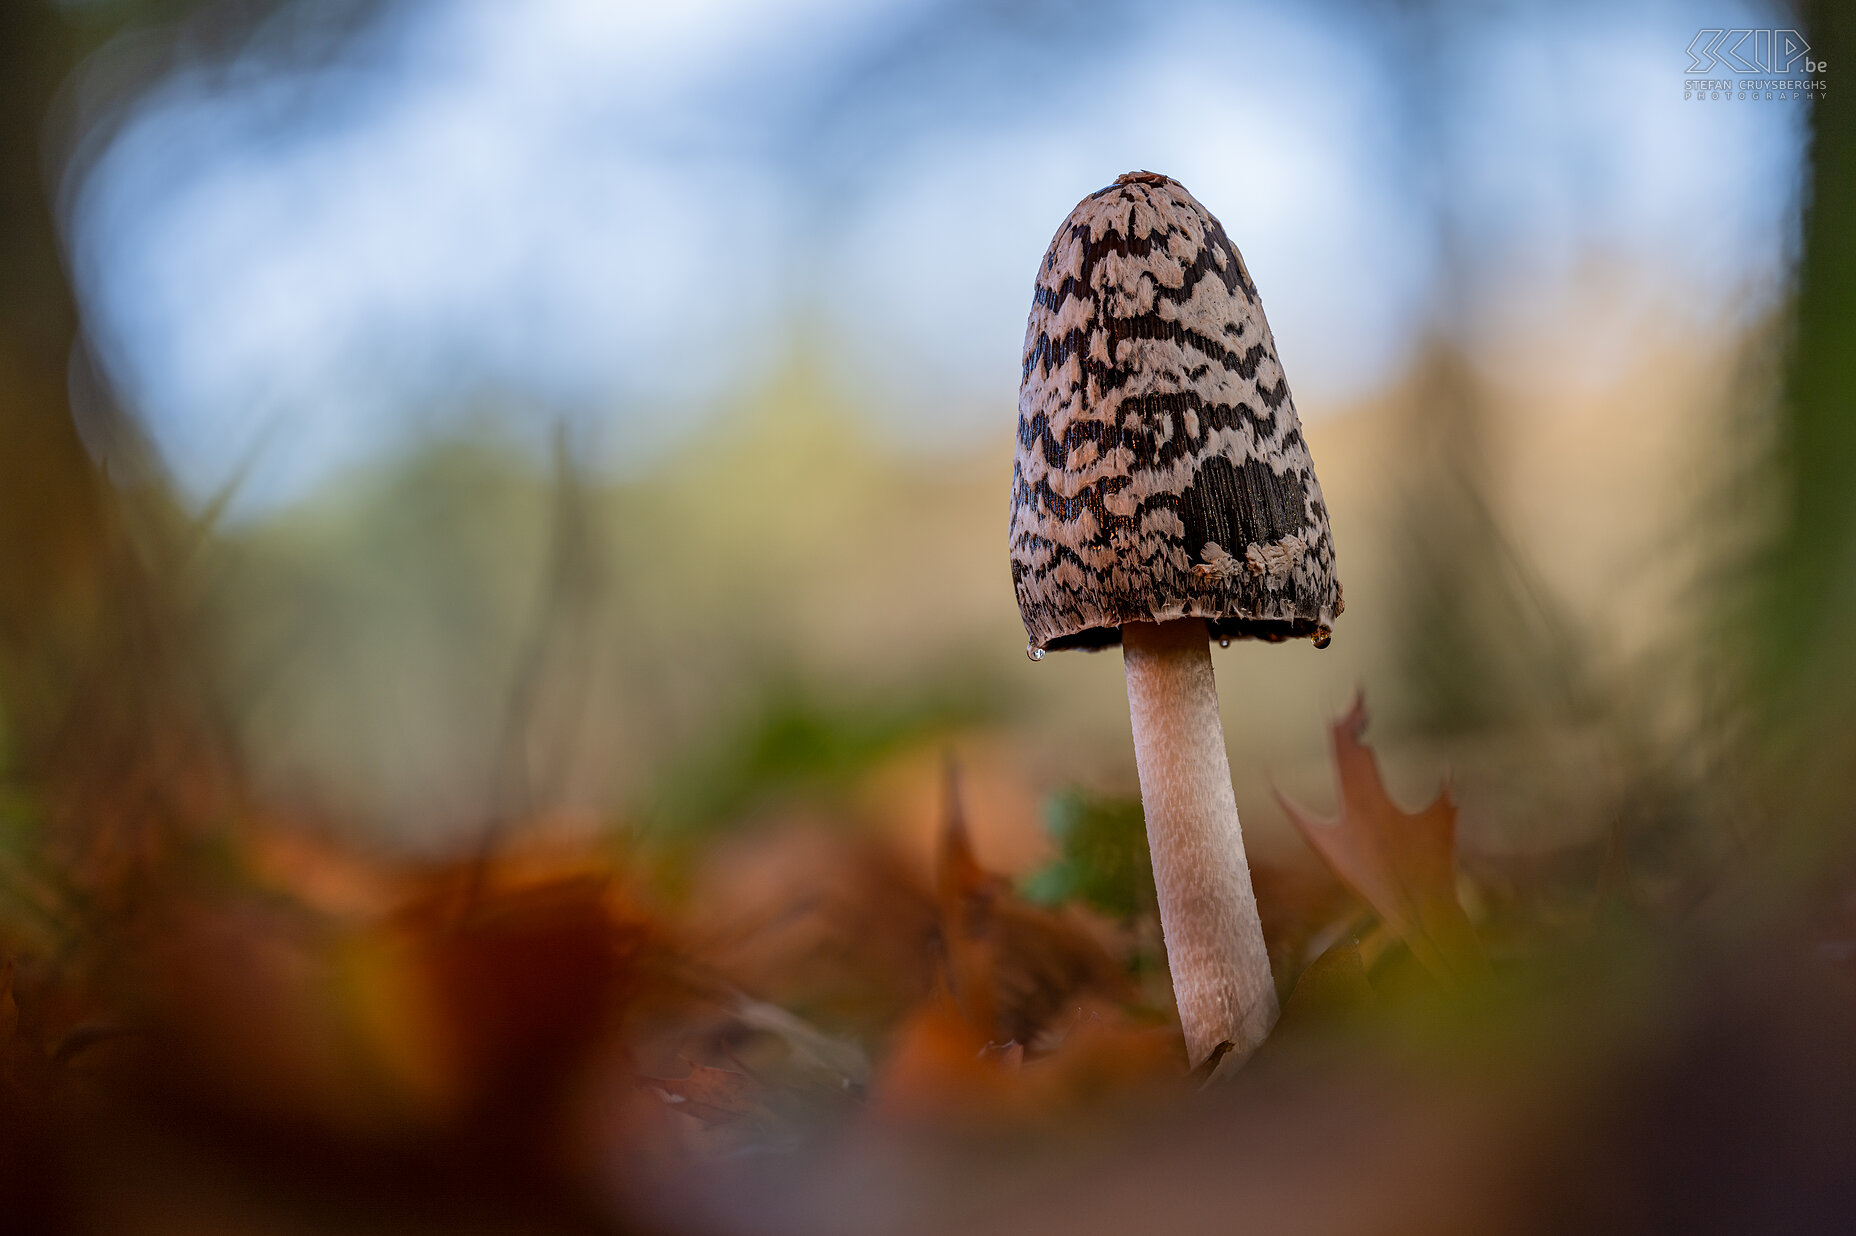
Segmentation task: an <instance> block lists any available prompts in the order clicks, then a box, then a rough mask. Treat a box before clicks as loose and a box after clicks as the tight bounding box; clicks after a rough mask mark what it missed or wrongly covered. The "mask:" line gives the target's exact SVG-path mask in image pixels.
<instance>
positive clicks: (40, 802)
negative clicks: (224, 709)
mask: <svg viewBox="0 0 1856 1236" xmlns="http://www.w3.org/2000/svg"><path fill="white" fill-rule="evenodd" d="M86 12H87V11H86V10H84V9H82V8H71V7H66V8H60V7H59V6H57V5H54V4H52V3H49V2H46V0H37V2H32V0H9V3H7V4H5V5H0V133H3V134H4V138H3V144H0V160H3V161H4V162H3V163H0V270H4V271H5V272H6V277H5V279H4V280H0V775H4V776H5V778H6V780H7V781H8V782H10V783H12V785H13V787H14V788H15V789H17V790H21V791H23V792H24V794H25V796H26V800H27V802H28V803H29V804H30V805H31V807H32V809H33V813H34V815H35V817H36V818H37V819H38V820H39V821H40V823H41V825H42V826H43V827H44V828H45V829H46V835H45V836H44V837H43V838H42V840H43V841H44V842H45V843H46V845H47V847H48V850H49V857H52V858H53V859H54V861H56V862H58V864H59V866H60V868H61V869H62V870H63V871H64V873H65V874H66V875H68V876H69V877H70V878H71V880H72V882H73V883H74V884H75V885H76V886H77V887H80V888H86V889H88V890H89V891H91V892H103V891H105V890H107V889H120V888H121V887H122V885H123V881H124V880H125V879H128V878H130V877H132V876H133V874H134V873H135V872H137V871H139V870H141V869H143V868H145V867H146V865H147V863H148V862H149V861H151V860H152V859H153V858H154V857H155V856H156V855H157V854H158V853H159V852H160V851H161V850H162V848H163V847H164V845H165V844H166V842H167V841H168V840H170V839H171V838H173V837H174V836H176V835H178V832H179V831H180V829H181V828H182V827H184V826H185V825H186V824H188V823H191V822H197V821H202V820H207V819H213V818H222V817H223V814H224V808H225V807H226V805H227V797H228V792H229V786H230V784H231V782H230V779H229V777H228V775H227V769H228V765H227V763H226V761H225V760H224V759H223V758H222V756H221V754H220V752H221V751H222V747H221V746H220V744H218V743H216V742H215V741H213V739H212V737H211V735H212V727H211V726H209V725H208V724H206V721H205V718H206V716H207V714H208V710H207V709H205V708H204V707H203V697H202V696H201V694H200V693H199V690H198V687H197V684H195V683H194V682H193V681H192V680H191V679H190V676H189V675H188V674H187V672H186V663H187V658H186V657H185V655H184V641H183V639H182V630H183V623H182V622H181V621H180V613H179V608H180V607H179V606H178V605H177V603H176V602H177V598H176V596H175V594H174V593H173V591H172V589H173V587H174V581H175V573H174V570H173V568H174V566H175V565H176V556H175V554H174V553H173V552H172V551H173V549H174V547H175V546H176V545H178V544H179V538H177V537H176V536H174V533H175V532H177V531H179V530H181V525H180V523H179V521H178V520H177V519H176V518H175V515H176V512H175V510H174V508H172V507H171V506H169V505H168V504H167V503H166V501H165V495H164V494H163V493H162V491H161V487H160V486H159V484H158V483H146V482H147V477H149V476H153V475H154V474H153V473H152V472H149V473H148V474H147V475H146V476H145V477H144V478H143V480H144V483H143V484H141V485H140V486H139V487H138V491H137V492H135V493H134V494H133V495H129V494H125V492H124V491H122V490H121V489H119V488H118V487H117V486H114V485H112V484H111V483H110V481H109V479H108V478H106V477H105V476H104V475H103V473H102V471H101V469H100V468H99V467H98V465H97V464H96V462H95V461H94V460H93V459H92V458H91V456H90V453H89V452H88V451H87V450H86V448H85V445H84V442H83V440H82V438H81V436H80V433H79V429H78V422H77V421H76V420H75V419H74V417H73V411H72V399H71V390H72V386H73V381H72V375H73V374H81V375H82V376H83V377H84V378H85V380H86V381H90V380H91V379H92V375H94V373H95V366H94V365H92V363H91V360H90V357H89V354H88V350H87V348H86V345H85V343H84V340H83V335H82V330H81V325H80V321H79V315H78V311H77V306H76V304H75V300H74V297H73V294H72V290H71V285H70V281H69V279H68V278H67V274H66V269H65V262H64V254H63V250H62V246H61V244H60V240H59V233H58V227H57V222H56V219H55V216H54V205H53V204H54V202H55V201H56V200H57V190H58V185H57V183H56V178H57V176H58V175H59V172H60V170H61V169H59V168H58V167H56V166H54V163H53V159H52V157H51V154H50V152H49V151H48V149H47V143H46V124H47V117H48V114H49V113H50V112H51V109H52V105H53V103H54V101H55V100H56V98H57V96H58V91H59V89H60V87H61V85H62V84H63V83H64V82H65V81H66V80H67V79H68V78H69V76H70V75H71V73H72V72H73V71H74V70H75V69H76V67H77V65H78V63H79V61H80V59H81V57H82V55H83V54H84V52H85V51H86V50H87V47H88V45H91V44H94V43H95V42H96V41H98V40H97V35H99V34H100V33H102V32H103V27H102V26H100V25H99V24H98V22H99V21H100V19H99V18H97V17H96V16H95V15H94V14H92V15H91V16H88V17H85V16H83V14H85V13H86ZM112 12H115V13H116V15H117V17H118V19H120V11H119V10H112ZM80 22H84V23H86V24H80ZM93 389H94V390H95V391H96V392H98V393H99V398H98V400H97V401H96V402H97V403H98V404H99V406H97V407H95V408H92V407H89V406H88V405H89V402H90V401H89V400H87V406H86V415H87V416H88V417H89V418H90V420H91V421H93V422H97V423H96V424H93V425H92V426H91V429H92V432H93V434H95V433H108V434H110V436H111V438H112V440H114V439H117V438H120V439H121V441H122V442H123V443H126V444H128V446H129V451H130V454H128V455H125V459H128V458H132V457H133V444H134V443H135V441H136V438H137V435H136V434H135V433H134V432H133V430H132V429H130V428H129V426H128V422H127V421H126V420H123V418H121V417H120V416H119V415H118V414H117V413H116V412H115V411H114V409H113V408H112V407H111V406H110V405H109V402H108V400H107V396H106V393H104V392H103V387H102V383H101V381H100V380H97V381H95V382H94V384H93ZM111 418H115V419H116V420H117V421H118V422H119V427H117V428H112V426H111V425H110V424H109V421H110V419H111Z"/></svg>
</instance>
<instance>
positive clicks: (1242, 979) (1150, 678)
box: [1121, 618, 1277, 1065]
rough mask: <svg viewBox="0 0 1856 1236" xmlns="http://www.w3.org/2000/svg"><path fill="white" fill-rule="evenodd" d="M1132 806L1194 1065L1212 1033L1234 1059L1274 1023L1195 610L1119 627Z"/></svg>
mask: <svg viewBox="0 0 1856 1236" xmlns="http://www.w3.org/2000/svg"><path fill="white" fill-rule="evenodd" d="M1121 644H1122V653H1123V658H1124V664H1125V668H1126V670H1127V677H1128V713H1129V715H1130V718H1131V719H1132V721H1133V723H1134V759H1135V763H1136V765H1137V766H1138V767H1139V769H1140V774H1141V807H1142V809H1143V811H1144V812H1145V813H1146V816H1147V845H1148V848H1149V849H1150V850H1151V851H1152V853H1153V862H1154V885H1155V887H1156V889H1157V890H1158V892H1159V894H1160V927H1161V930H1162V931H1163V932H1164V933H1165V936H1166V958H1167V968H1168V969H1169V971H1171V973H1172V976H1173V992H1174V995H1175V996H1176V998H1177V999H1178V1001H1179V1020H1180V1025H1181V1026H1182V1027H1184V1029H1185V1032H1186V1052H1187V1054H1188V1056H1190V1057H1191V1061H1192V1063H1193V1064H1194V1065H1197V1064H1199V1063H1201V1062H1202V1061H1204V1060H1205V1059H1206V1057H1208V1056H1210V1055H1211V1054H1212V1052H1213V1051H1214V1050H1216V1048H1217V1047H1218V1045H1219V1044H1220V1043H1223V1042H1227V1041H1228V1042H1229V1043H1230V1044H1231V1050H1230V1055H1231V1056H1232V1057H1234V1058H1235V1059H1234V1060H1233V1063H1236V1062H1241V1061H1242V1060H1243V1059H1244V1057H1246V1056H1248V1055H1249V1054H1250V1053H1251V1052H1253V1051H1255V1050H1256V1049H1257V1047H1258V1046H1259V1045H1261V1044H1262V1042H1263V1040H1264V1038H1265V1037H1266V1036H1267V1035H1268V1034H1269V1032H1270V1027H1271V1026H1273V1025H1274V1024H1275V1023H1276V1011H1277V1010H1276V984H1275V982H1274V980H1273V979H1272V978H1271V977H1270V958H1269V954H1268V952H1266V951H1265V949H1264V947H1263V924H1262V923H1261V921H1259V920H1258V918H1257V897H1256V893H1255V892H1253V891H1252V890H1251V887H1250V863H1249V861H1248V860H1246V859H1245V857H1244V836H1243V833H1242V832H1240V831H1239V829H1238V823H1237V798H1236V796H1235V795H1234V794H1233V793H1232V791H1231V765H1230V762H1229V761H1228V760H1227V759H1226V757H1225V750H1224V726H1223V724H1222V723H1221V722H1220V721H1219V719H1218V688H1217V685H1216V683H1215V682H1214V681H1213V679H1212V654H1211V641H1210V639H1209V637H1208V635H1207V632H1206V627H1205V622H1204V620H1203V619H1200V618H1181V619H1178V620H1176V621H1173V622H1162V623H1152V622H1130V623H1128V624H1127V625H1125V626H1123V627H1122V629H1121Z"/></svg>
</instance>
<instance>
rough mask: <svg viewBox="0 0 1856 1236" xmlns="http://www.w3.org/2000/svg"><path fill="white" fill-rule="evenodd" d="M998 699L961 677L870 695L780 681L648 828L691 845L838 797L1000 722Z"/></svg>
mask: <svg viewBox="0 0 1856 1236" xmlns="http://www.w3.org/2000/svg"><path fill="white" fill-rule="evenodd" d="M931 681H935V680H933V679H932V678H931ZM997 697H998V690H997V688H996V687H995V686H994V685H993V684H992V683H991V681H990V680H986V679H980V678H973V679H967V678H963V677H961V676H959V675H948V676H943V677H941V678H940V679H939V680H938V681H936V685H934V686H932V687H928V688H923V689H919V690H916V691H913V692H896V691H885V692H881V693H877V694H871V695H827V694H826V693H824V692H821V691H820V690H818V689H816V688H814V687H811V686H808V685H806V684H805V683H803V682H802V681H800V680H799V679H797V678H776V679H774V680H772V681H771V682H770V683H769V684H768V685H767V686H766V687H765V688H763V690H762V691H761V693H760V695H759V698H758V700H757V701H756V702H755V703H754V704H753V705H751V706H750V707H749V708H748V709H746V710H745V712H744V713H743V715H742V717H741V719H740V720H739V721H738V722H737V723H736V724H735V725H734V726H733V727H731V729H730V730H729V731H728V732H726V733H724V734H723V735H721V736H720V737H718V738H717V739H716V740H715V741H714V742H713V743H711V744H708V745H706V746H705V747H703V748H702V749H701V750H700V751H699V752H697V753H696V754H694V755H692V756H690V757H688V758H686V759H684V760H681V761H678V762H676V763H674V764H673V766H672V767H671V768H670V769H669V770H668V771H667V772H666V773H665V774H664V776H663V777H662V779H661V780H660V782H659V784H658V787H657V793H656V794H655V795H654V801H653V809H652V812H651V818H650V821H649V823H650V824H653V825H655V826H656V829H657V830H658V832H659V835H660V838H667V839H678V840H693V839H695V838H697V837H700V836H703V835H705V834H707V833H708V831H709V830H711V829H713V828H717V827H721V826H724V825H728V824H731V823H735V822H739V821H741V820H743V819H746V818H751V817H752V816H753V815H754V814H756V813H757V812H759V811H765V810H767V809H769V808H770V807H774V806H777V805H778V804H779V803H781V802H783V801H786V800H789V799H791V798H793V797H795V796H803V795H807V794H819V793H827V794H828V793H831V792H833V791H835V790H839V789H842V788H843V787H844V786H846V785H847V784H848V783H849V782H851V781H852V780H853V779H854V778H855V777H857V776H858V775H859V774H862V773H865V772H868V771H869V770H870V769H871V768H873V767H874V766H875V765H877V764H878V763H879V762H881V761H882V760H883V759H885V758H887V757H889V756H891V755H893V754H895V753H896V752H898V751H901V750H903V749H904V748H906V747H909V746H912V745H915V744H918V743H920V742H922V741H924V740H927V739H930V738H932V737H933V736H934V735H936V734H938V733H942V732H946V731H951V730H953V729H955V728H958V727H960V726H963V725H971V724H974V723H976V722H981V721H985V720H989V719H991V718H993V717H995V716H997V715H998V713H999V709H1000V703H999V700H998V698H997Z"/></svg>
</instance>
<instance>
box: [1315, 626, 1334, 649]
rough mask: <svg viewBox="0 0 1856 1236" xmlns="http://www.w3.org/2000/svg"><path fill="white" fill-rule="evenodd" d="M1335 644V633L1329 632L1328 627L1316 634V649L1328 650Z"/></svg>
mask: <svg viewBox="0 0 1856 1236" xmlns="http://www.w3.org/2000/svg"><path fill="white" fill-rule="evenodd" d="M1333 642H1334V632H1332V631H1330V630H1328V629H1327V628H1326V627H1322V628H1321V629H1320V630H1319V631H1316V632H1315V647H1317V648H1326V647H1327V646H1328V645H1329V644H1331V643H1333Z"/></svg>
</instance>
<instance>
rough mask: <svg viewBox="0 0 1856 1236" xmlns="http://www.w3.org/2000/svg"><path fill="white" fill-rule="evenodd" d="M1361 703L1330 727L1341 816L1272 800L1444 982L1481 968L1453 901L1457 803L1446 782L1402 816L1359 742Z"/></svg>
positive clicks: (1360, 699)
mask: <svg viewBox="0 0 1856 1236" xmlns="http://www.w3.org/2000/svg"><path fill="white" fill-rule="evenodd" d="M1366 720H1367V717H1366V697H1365V695H1364V694H1361V695H1358V696H1356V697H1355V698H1354V702H1353V707H1352V708H1351V709H1349V710H1348V711H1347V713H1346V715H1344V716H1342V717H1341V718H1340V719H1339V720H1337V721H1335V722H1334V724H1333V726H1332V727H1331V734H1332V738H1333V743H1334V768H1335V774H1336V779H1337V780H1338V782H1339V785H1340V802H1341V812H1340V818H1339V819H1336V820H1319V819H1316V818H1315V817H1314V816H1312V815H1310V814H1309V813H1308V812H1306V811H1304V810H1302V809H1301V808H1300V807H1298V806H1296V805H1295V804H1294V803H1293V802H1291V801H1289V798H1288V797H1287V796H1286V795H1285V794H1283V792H1282V791H1281V790H1278V791H1276V800H1277V801H1278V802H1280V803H1281V804H1282V809H1283V810H1284V811H1285V812H1287V813H1288V815H1289V818H1290V820H1292V821H1293V822H1294V823H1295V826H1296V828H1297V829H1299V830H1300V831H1301V834H1302V836H1303V838H1304V839H1305V840H1306V841H1307V842H1308V844H1309V845H1310V846H1311V847H1313V849H1314V851H1315V852H1316V853H1317V854H1319V855H1320V856H1321V857H1322V859H1323V860H1324V861H1325V862H1326V863H1327V865H1328V866H1329V867H1330V868H1331V869H1332V870H1333V872H1334V874H1335V875H1337V876H1339V877H1340V879H1341V881H1342V882H1343V883H1345V884H1346V885H1347V886H1348V887H1349V888H1351V889H1352V890H1353V891H1354V892H1356V893H1358V894H1359V895H1360V896H1361V897H1362V898H1363V899H1365V901H1366V903H1367V904H1368V905H1370V906H1372V907H1373V909H1374V910H1375V911H1377V912H1378V914H1379V916H1380V917H1381V918H1383V919H1384V920H1385V922H1386V923H1387V925H1389V926H1390V927H1391V928H1392V929H1393V930H1394V931H1396V932H1397V933H1398V934H1399V936H1400V937H1401V938H1403V939H1404V941H1405V943H1406V945H1407V946H1408V947H1409V948H1410V949H1411V952H1412V955H1413V956H1414V957H1416V958H1417V959H1418V960H1419V961H1420V962H1422V963H1423V964H1424V966H1425V967H1426V968H1427V969H1429V970H1430V971H1431V972H1432V973H1434V974H1436V975H1437V976H1439V977H1440V978H1444V979H1447V980H1462V979H1466V978H1470V977H1473V976H1474V975H1476V974H1478V973H1480V972H1481V971H1482V970H1484V969H1485V968H1486V967H1487V961H1486V959H1485V958H1484V957H1483V953H1482V946H1481V944H1480V943H1479V942H1478V941H1477V939H1476V933H1475V929H1474V928H1472V927H1471V926H1470V923H1469V916H1468V915H1466V914H1464V913H1463V906H1462V904H1461V903H1460V902H1459V901H1458V900H1457V896H1456V804H1455V803H1453V802H1452V801H1450V787H1449V785H1448V783H1446V784H1445V786H1444V788H1443V789H1442V790H1441V791H1440V792H1439V793H1438V795H1437V798H1436V799H1435V800H1434V801H1433V802H1432V803H1431V804H1430V806H1428V807H1426V808H1424V809H1423V810H1422V811H1419V812H1417V813H1416V814H1412V813H1409V812H1405V811H1401V810H1399V808H1398V807H1397V805H1395V804H1394V803H1393V802H1392V800H1391V799H1390V798H1389V797H1388V796H1387V794H1386V788H1385V783H1384V781H1382V780H1381V779H1380V776H1379V761H1378V760H1377V759H1376V758H1375V757H1374V755H1373V749H1372V748H1371V747H1369V746H1367V745H1366V744H1365V743H1364V742H1362V741H1361V735H1362V734H1363V733H1364V732H1365V730H1366Z"/></svg>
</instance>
